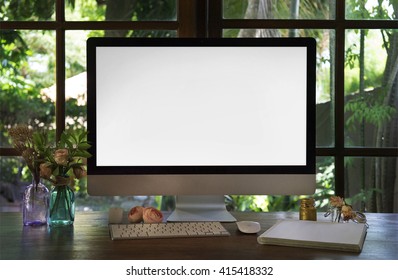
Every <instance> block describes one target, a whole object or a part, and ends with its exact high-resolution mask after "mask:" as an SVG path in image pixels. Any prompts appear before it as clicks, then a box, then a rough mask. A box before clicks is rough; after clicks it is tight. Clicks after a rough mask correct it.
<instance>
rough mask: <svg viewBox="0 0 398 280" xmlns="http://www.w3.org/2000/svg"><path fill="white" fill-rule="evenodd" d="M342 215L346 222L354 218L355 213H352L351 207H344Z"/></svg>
mask: <svg viewBox="0 0 398 280" xmlns="http://www.w3.org/2000/svg"><path fill="white" fill-rule="evenodd" d="M341 214H343V220H344V221H348V220H349V219H352V218H354V212H353V211H352V207H351V205H344V206H343V207H341Z"/></svg>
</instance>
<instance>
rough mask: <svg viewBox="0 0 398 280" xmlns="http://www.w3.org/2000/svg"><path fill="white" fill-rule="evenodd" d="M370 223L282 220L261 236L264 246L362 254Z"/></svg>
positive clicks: (259, 241) (260, 241)
mask: <svg viewBox="0 0 398 280" xmlns="http://www.w3.org/2000/svg"><path fill="white" fill-rule="evenodd" d="M366 231H367V225H366V224H357V223H353V222H352V223H332V222H315V221H301V220H282V221H278V222H277V223H276V224H275V225H273V226H272V227H271V228H269V229H268V230H267V231H265V232H264V233H263V234H261V235H260V236H259V237H258V238H257V241H258V243H260V244H268V245H280V246H292V247H306V248H320V249H330V250H340V251H350V252H361V251H362V247H363V244H364V241H365V237H366Z"/></svg>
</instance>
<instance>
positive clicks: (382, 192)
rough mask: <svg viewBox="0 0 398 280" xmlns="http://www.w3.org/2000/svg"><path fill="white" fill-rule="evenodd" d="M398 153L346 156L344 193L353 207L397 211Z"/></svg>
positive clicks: (374, 210) (369, 210) (368, 210)
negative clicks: (393, 154) (391, 155)
mask: <svg viewBox="0 0 398 280" xmlns="http://www.w3.org/2000/svg"><path fill="white" fill-rule="evenodd" d="M397 164H398V157H369V158H360V157H348V158H346V160H345V166H346V168H345V170H346V173H345V176H346V180H345V197H347V198H349V199H350V200H349V203H351V204H352V205H353V208H354V209H355V210H360V211H367V212H390V213H391V212H395V213H397V212H398V195H397V191H396V190H397V188H398V180H397Z"/></svg>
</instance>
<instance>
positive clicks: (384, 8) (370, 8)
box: [345, 0, 398, 20]
mask: <svg viewBox="0 0 398 280" xmlns="http://www.w3.org/2000/svg"><path fill="white" fill-rule="evenodd" d="M345 2H346V9H345V10H346V18H347V19H378V20H397V19H398V17H397V13H398V10H397V9H398V6H397V4H396V2H395V4H394V1H392V0H378V1H375V0H363V1H357V0H346V1H345ZM394 5H395V11H394Z"/></svg>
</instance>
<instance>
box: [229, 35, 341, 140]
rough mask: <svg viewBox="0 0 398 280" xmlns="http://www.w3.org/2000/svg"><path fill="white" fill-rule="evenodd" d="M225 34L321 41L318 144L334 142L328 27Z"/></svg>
mask: <svg viewBox="0 0 398 280" xmlns="http://www.w3.org/2000/svg"><path fill="white" fill-rule="evenodd" d="M223 36H224V37H292V36H300V37H313V38H316V40H317V66H316V67H317V70H316V87H317V88H316V102H317V109H316V118H317V119H316V125H317V131H316V144H317V146H319V147H330V146H333V145H334V70H333V69H334V63H332V64H331V63H330V62H331V61H334V42H335V40H334V37H335V32H334V31H333V30H327V29H319V30H315V29H306V30H298V29H293V30H292V29H291V30H282V29H280V30H278V29H226V30H224V33H223Z"/></svg>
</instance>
